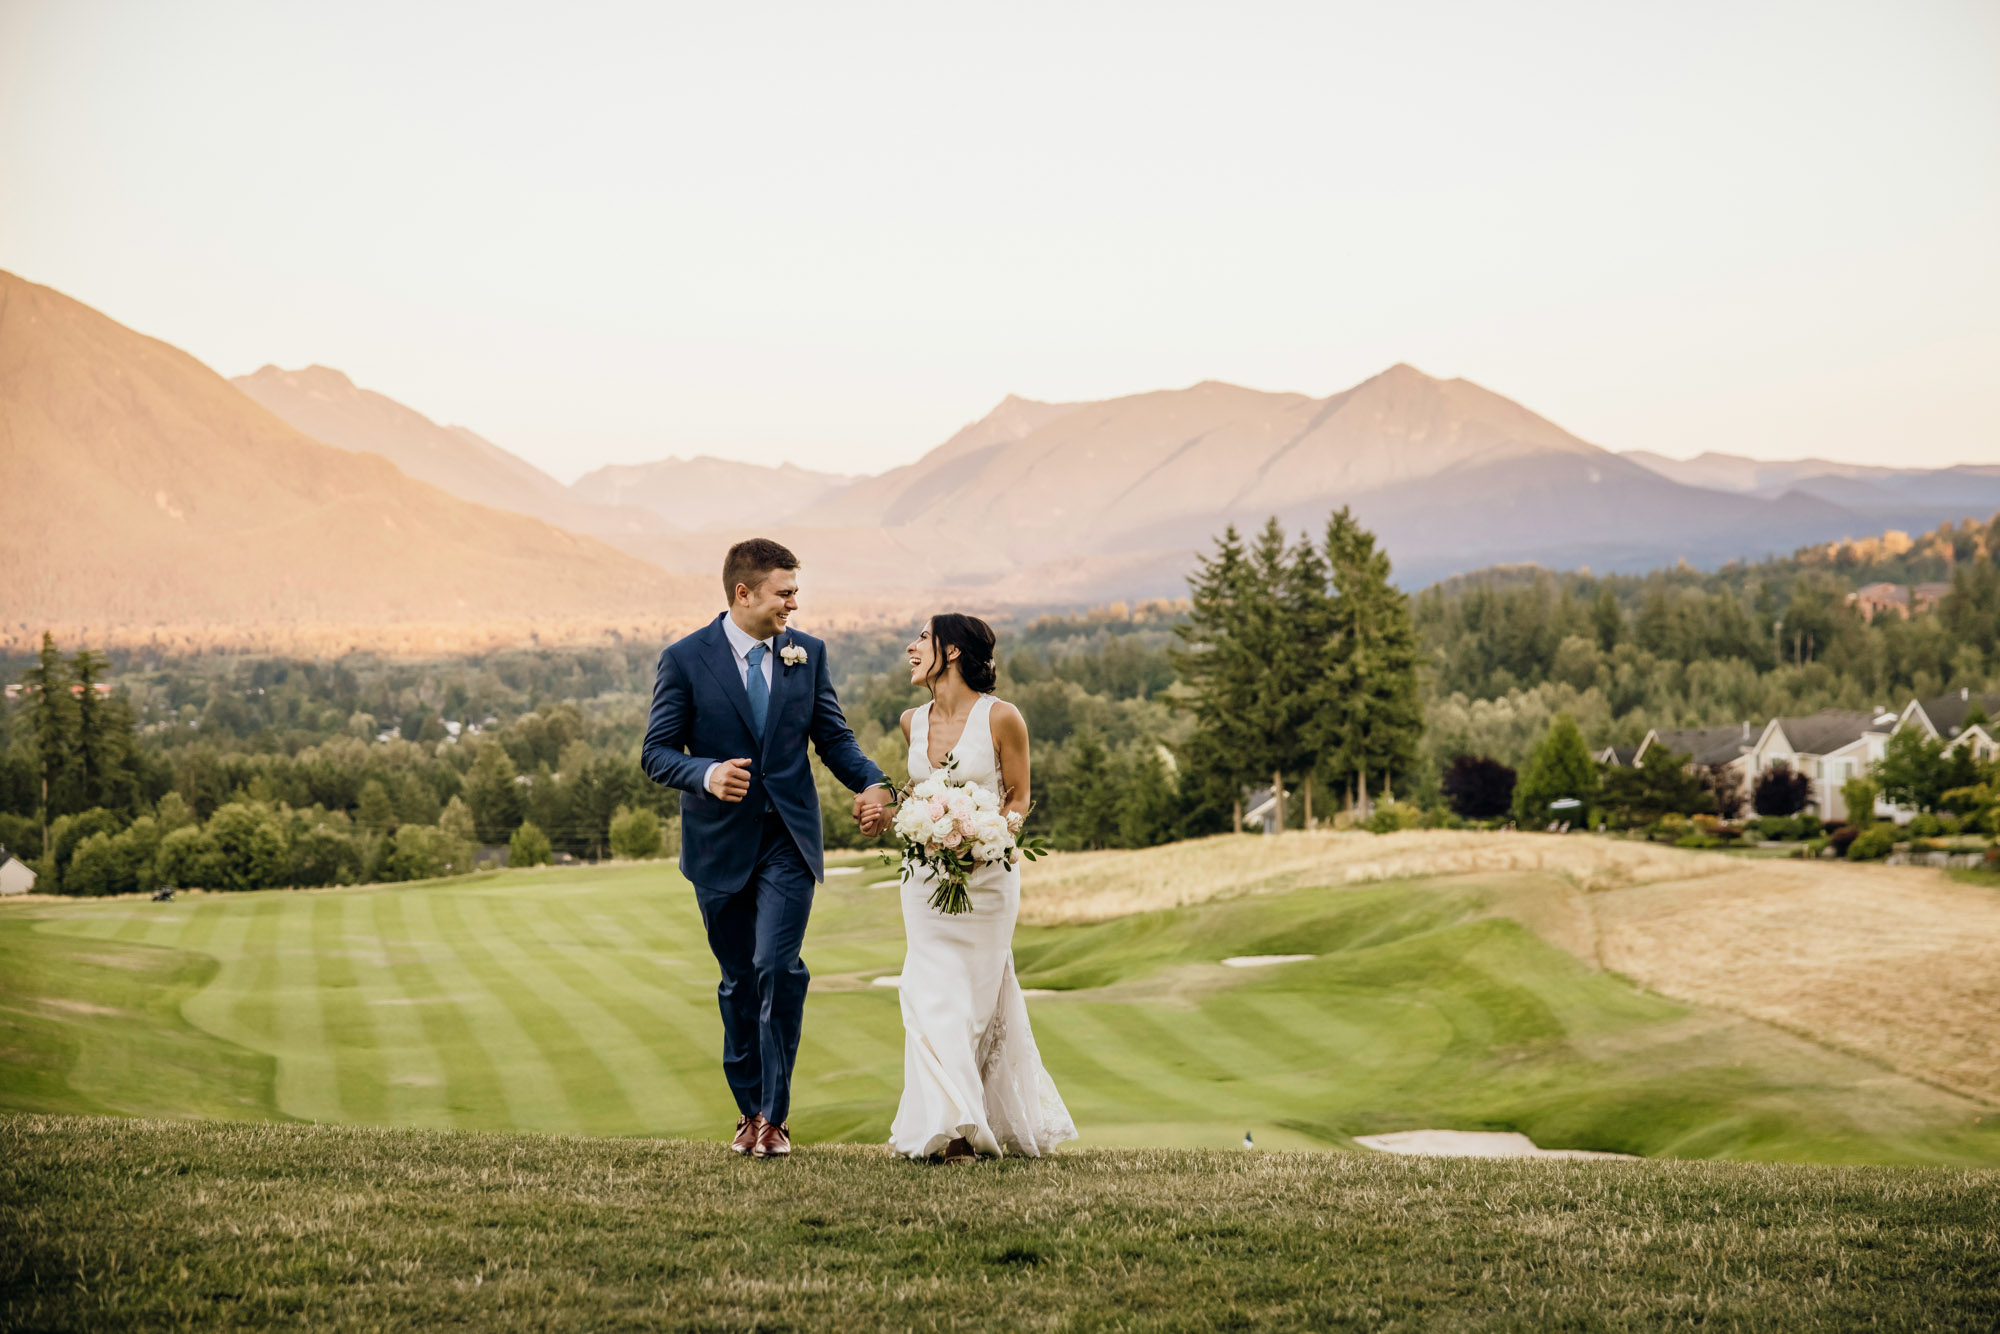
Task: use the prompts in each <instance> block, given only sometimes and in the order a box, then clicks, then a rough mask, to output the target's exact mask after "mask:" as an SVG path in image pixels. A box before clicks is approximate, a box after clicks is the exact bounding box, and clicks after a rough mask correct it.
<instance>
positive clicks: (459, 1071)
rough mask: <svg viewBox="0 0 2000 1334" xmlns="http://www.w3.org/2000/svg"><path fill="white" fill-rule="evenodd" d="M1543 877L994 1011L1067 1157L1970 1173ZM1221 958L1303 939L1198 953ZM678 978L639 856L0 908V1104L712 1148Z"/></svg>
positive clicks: (668, 927)
mask: <svg viewBox="0 0 2000 1334" xmlns="http://www.w3.org/2000/svg"><path fill="white" fill-rule="evenodd" d="M1549 842H1550V843H1551V844H1554V843H1556V842H1557V841H1555V840H1549ZM1578 842H1579V843H1581V841H1578ZM1294 846H1299V845H1294ZM1225 851H1226V849H1225ZM1139 855H1140V854H1135V856H1139ZM883 874H884V873H882V872H880V871H879V870H877V869H874V868H872V867H871V868H869V869H867V870H863V871H862V872H861V873H859V874H854V875H848V876H841V877H836V878H834V879H832V880H830V881H829V882H828V885H827V886H826V887H825V888H823V889H822V890H821V892H820V898H819V901H818V904H817V906H816V908H815V914H814V926H813V932H812V934H811V936H810V937H809V939H808V945H807V950H806V959H807V962H808V963H809V964H810V966H811V967H812V969H813V972H814V981H813V989H812V996H811V999H810V1001H809V1002H808V1007H807V1017H806V1030H805V1041H804V1045H803V1048H802V1050H801V1055H800V1061H799V1084H798V1088H797V1092H796V1099H797V1101H796V1103H795V1108H794V1113H793V1118H792V1120H793V1126H794V1130H795V1132H796V1133H797V1134H798V1136H799V1138H800V1140H801V1141H802V1142H806V1143H814V1142H825V1141H835V1140H854V1141H877V1142H879V1141H880V1140H881V1139H883V1138H884V1137H885V1136H886V1132H887V1127H888V1122H889V1118H890V1116H891V1114H892V1112H893V1110H894V1106H895V1102H896V1096H897V1091H898V1089H899V1087H900V1084H901V1076H902V1057H901V1028H900V1018H899V1014H898V1009H897V1002H896V996H895V993H894V992H893V991H892V990H889V989H887V988H883V987H878V986H874V985H871V983H872V980H873V979H874V978H876V977H878V976H881V975H884V974H889V973H893V972H895V971H896V970H897V969H898V968H899V966H900V963H901V953H902V943H901V926H900V921H899V918H898V915H897V907H896V898H895V893H894V890H893V888H892V887H891V886H890V885H889V884H887V883H870V882H878V881H879V880H880V878H881V876H882V875H883ZM1544 892H1546V893H1549V894H1561V893H1573V890H1572V889H1571V887H1570V886H1568V885H1567V884H1566V883H1565V882H1563V881H1561V880H1559V879H1558V878H1557V877H1555V876H1554V875H1553V874H1551V873H1548V872H1536V871H1508V872H1492V873H1483V874H1472V875H1463V876H1457V877H1447V878H1441V879H1430V880H1405V881H1398V882H1393V883H1388V884H1380V885H1373V886H1363V887H1353V888H1343V889H1329V888H1311V887H1307V888H1298V889H1292V890H1289V891H1287V892H1281V893H1265V894H1257V895H1253V896H1251V897H1244V898H1238V899H1232V900H1228V901H1221V902H1209V903H1195V904H1190V905H1188V906H1184V907H1178V908H1171V909H1165V910H1161V911H1155V912H1144V913H1137V914H1133V915H1127V916H1121V917H1116V918H1113V919H1111V920H1106V921H1097V922H1085V923H1079V924H1065V925H1045V926H1024V927H1023V928H1022V929H1021V931H1020V933H1019V935H1018V937H1017V942H1016V954H1017V958H1018V960H1019V964H1020V968H1021V974H1022V979H1023V982H1024V984H1025V985H1026V986H1029V987H1031V988H1037V989H1041V990H1047V991H1052V992H1054V993H1055V994H1047V995H1037V996H1035V997H1034V998H1033V999H1031V1001H1030V1005H1031V1007H1032V1012H1033V1014H1034V1019H1035V1025H1036V1033H1037V1037H1038V1039H1039V1041H1040V1043H1041V1046H1042V1050H1043V1053H1044V1056H1045V1058H1046V1059H1047V1061H1048V1064H1049V1067H1050V1069H1051V1071H1052V1073H1053V1074H1054V1076H1055V1078H1056V1080H1057V1082H1058V1083H1059V1084H1060V1086H1061V1087H1062V1090H1063V1093H1064V1096H1065V1098H1066V1100H1067V1101H1068V1103H1069V1106H1070V1108H1071V1110H1072V1111H1073V1112H1074V1113H1075V1116H1076V1119H1077V1122H1078V1124H1079V1126H1080V1127H1081V1128H1082V1130H1083V1132H1084V1144H1085V1145H1086V1146H1130V1147H1146V1146H1160V1147H1187V1148H1215V1149H1221V1148H1226V1147H1228V1146H1231V1145H1234V1144H1236V1143H1237V1142H1238V1141H1239V1140H1240V1139H1241V1137H1242V1135H1243V1133H1244V1131H1246V1130H1249V1131H1252V1132H1254V1134H1255V1136H1256V1140H1257V1143H1258V1144H1259V1146H1260V1147H1266V1148H1312V1147H1318V1148H1336V1149H1337V1148H1351V1147H1352V1137H1353V1136H1355V1135H1361V1134H1370V1133H1380V1132H1385V1131H1394V1130H1405V1129H1424V1128H1455V1129H1517V1130H1521V1131H1524V1132H1526V1133H1528V1134H1529V1135H1531V1136H1532V1137H1533V1138H1534V1139H1535V1140H1536V1141H1537V1142H1538V1143H1540V1144H1542V1145H1544V1146H1546V1147H1565V1148H1585V1149H1607V1150H1619V1151H1623V1152H1628V1153H1636V1154H1643V1155H1647V1156H1654V1157H1660V1156H1671V1157H1706V1158H1737V1159H1770V1160H1796V1161H1817V1162H1828V1163H1859V1162H1875V1163H1941V1164H1963V1165H2000V1118H1996V1117H1995V1116H1993V1115H1992V1114H1991V1113H1992V1112H1993V1110H1994V1109H1993V1107H1992V1106H1990V1105H1988V1104H1987V1103H1986V1102H1984V1101H1982V1100H1979V1099H1977V1098H1974V1097H1970V1096H1966V1095H1965V1094H1962V1093H1954V1092H1951V1091H1949V1090H1946V1089H1941V1088H1939V1087H1936V1086H1935V1085H1934V1084H1933V1083H1929V1082H1925V1081H1924V1080H1922V1079H1919V1078H1913V1077H1909V1076H1906V1075H1901V1074H1897V1073H1895V1072H1893V1071H1892V1070H1890V1069H1888V1068H1885V1065H1884V1064H1883V1063H1880V1062H1877V1061H1872V1060H1869V1059H1866V1058H1864V1057H1861V1056H1856V1055H1849V1054H1845V1053H1844V1052H1842V1051H1839V1050H1835V1049H1832V1048H1830V1047H1828V1046H1823V1045H1820V1044H1818V1043H1815V1042H1813V1041H1810V1040H1808V1039H1807V1038H1806V1037H1803V1036H1799V1035H1796V1034H1794V1033H1792V1032H1787V1031H1785V1030H1784V1029H1782V1028H1779V1027H1776V1026H1773V1025H1770V1024H1766V1023H1761V1022H1758V1021H1756V1020H1754V1019H1749V1018H1741V1017H1736V1016H1735V1015H1732V1014H1728V1013H1723V1012H1720V1011H1717V1010H1712V1009H1708V1008H1704V1007H1703V1006H1701V1005H1697V1004H1689V1003H1685V1002H1681V1001H1674V1000H1669V999H1666V998H1663V997H1661V996H1659V995H1656V994H1653V993H1650V992H1647V991H1643V990H1640V989H1639V988H1637V987H1635V986H1633V985H1632V984H1631V983H1629V982H1627V981H1625V980H1624V979H1623V978H1621V977H1620V976H1619V975H1617V974H1614V973H1611V972H1606V971H1601V970H1598V969H1594V968H1592V967H1591V966H1589V965H1588V964H1586V963H1585V962H1583V961H1581V960H1580V959H1579V958H1578V957H1577V955H1576V954H1575V953H1572V952H1570V951H1568V950H1565V949H1562V948H1558V947H1557V945H1555V944H1552V943H1550V940H1551V938H1552V937H1559V936H1560V933H1559V932H1552V931H1551V930H1550V929H1549V928H1548V927H1547V926H1546V924H1545V923H1541V922H1539V919H1538V916H1537V912H1536V911H1535V910H1533V906H1534V904H1536V903H1537V902H1538V901H1539V900H1538V895H1542V894H1544ZM1524 923H1537V925H1538V927H1539V929H1536V930H1531V929H1530V927H1529V926H1528V925H1524ZM1248 954H1310V955H1313V956H1316V957H1314V958H1312V959H1311V960H1309V961H1306V962H1301V963H1294V964H1289V965H1284V966H1279V967H1273V968H1259V969H1238V968H1230V967H1225V966H1223V965H1222V964H1221V962H1220V961H1221V960H1222V959H1224V958H1227V957H1230V956H1235V955H1248ZM713 979H714V974H713V963H712V961H711V960H710V959H709V957H708V955H707V951H706V947H705V945H704V943H703V938H702V933H701V928H700V923H699V919H698V917H697V915H696V912H695V909H694V904H693V899H692V895H691V893H690V892H689V890H688V889H687V887H686V886H685V884H683V883H682V882H681V881H680V879H679V877H678V876H677V875H676V874H675V872H674V871H673V870H672V869H671V868H670V867H668V866H665V865H658V864H653V865H625V866H616V867H609V868H594V869H593V868H572V869H550V870H541V871H533V872H515V873H505V874H500V875H489V876H486V877H482V878H474V879H467V880H458V881H448V882H437V883H431V884H420V885H415V886H404V887H395V888H387V887H383V888H368V889H355V890H342V891H328V892H317V893H297V892H293V893H285V892H273V893H263V894H243V895H233V896H226V895H203V896H194V897H191V898H183V899H181V900H179V901H177V902H174V903H169V904H154V903H148V902H141V901H133V900H118V901H109V902H97V903H87V902H80V903H59V904H58V903H45V904H23V905H9V906H8V907H6V908H4V909H0V1108H5V1109H11V1110H17V1111H34V1112H116V1113H123V1114H128V1115H142V1116H189V1115H198V1116H213V1117H224V1118H230V1119H237V1120H287V1119H289V1120H299V1121H315V1122H334V1123H349V1124H360V1125H376V1126H402V1127H415V1128H431V1129H447V1128H449V1129H460V1130H481V1131H541V1132H555V1133H572V1134H574V1133H581V1134H587V1135H605V1136H616V1135H650V1136H669V1137H686V1138H696V1139H709V1140H713V1139H715V1138H717V1137H718V1136H720V1135H721V1134H723V1133H725V1132H726V1130H727V1129H728V1127H729V1126H730V1124H731V1122H732V1121H733V1117H734V1110H733V1107H732V1106H731V1104H730V1102H729V1099H728V1096H727V1093H726V1090H725V1089H724V1086H723V1083H722V1080H721V1078H720V1075H719V1073H718V1070H717V1050H718V1047H719V1021H718V1019H717V1017H716V1013H715V1008H714V999H713V986H714V980H713Z"/></svg>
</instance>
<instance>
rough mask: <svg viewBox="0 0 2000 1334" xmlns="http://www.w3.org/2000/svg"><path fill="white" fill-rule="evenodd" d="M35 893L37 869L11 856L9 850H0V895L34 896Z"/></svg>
mask: <svg viewBox="0 0 2000 1334" xmlns="http://www.w3.org/2000/svg"><path fill="white" fill-rule="evenodd" d="M34 891H35V868H34V867H32V866H29V865H28V864H27V863H26V862H24V861H22V860H21V859H20V858H19V857H15V856H12V855H10V854H9V853H8V851H7V849H5V848H0V895H6V894H32V893H34Z"/></svg>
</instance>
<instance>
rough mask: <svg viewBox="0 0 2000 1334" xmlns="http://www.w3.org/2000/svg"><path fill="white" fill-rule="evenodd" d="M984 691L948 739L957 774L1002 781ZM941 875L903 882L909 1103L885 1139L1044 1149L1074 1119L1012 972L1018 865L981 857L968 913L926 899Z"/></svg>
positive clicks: (927, 767) (922, 741)
mask: <svg viewBox="0 0 2000 1334" xmlns="http://www.w3.org/2000/svg"><path fill="white" fill-rule="evenodd" d="M992 710H993V696H991V695H981V696H980V697H979V701H978V703H976V704H974V705H973V706H972V714H971V716H970V717H968V718H967V719H966V720H965V735H964V737H963V738H961V739H960V741H959V743H958V745H957V746H956V747H954V748H953V750H952V755H953V757H954V758H955V759H956V760H957V769H956V772H957V775H958V776H959V777H960V778H963V779H965V780H967V781H968V782H974V783H978V784H979V785H980V786H982V787H987V788H991V789H992V790H993V791H995V792H999V791H1001V785H1000V772H999V769H1000V765H999V761H998V758H997V756H996V755H995V754H994V749H993V730H992V727H991V725H990V724H989V723H988V721H987V716H988V715H989V714H990V713H991V712H992ZM930 720H931V706H930V705H928V704H926V705H924V706H923V708H921V709H919V710H917V714H916V716H915V717H914V718H912V719H911V720H910V780H911V781H912V782H921V781H923V780H924V779H926V778H928V777H930V774H931V764H930ZM933 888H935V882H934V881H933V880H932V879H931V876H930V874H929V872H927V871H923V870H921V869H920V868H919V869H915V870H913V871H912V874H911V875H910V876H909V877H908V878H907V879H905V880H904V881H903V933H904V937H905V939H906V941H907V943H908V952H907V953H906V954H905V956H904V958H903V981H902V987H901V993H902V1005H903V1101H902V1104H901V1105H900V1106H898V1107H897V1108H896V1120H895V1122H894V1124H892V1125H891V1126H890V1127H889V1148H890V1150H891V1151H892V1152H894V1153H896V1154H899V1155H901V1156H903V1157H905V1158H927V1157H929V1156H930V1155H932V1154H934V1153H939V1152H941V1151H942V1150H943V1149H944V1147H945V1146H946V1145H947V1144H949V1143H950V1142H951V1141H952V1140H954V1139H959V1138H963V1139H964V1140H965V1141H966V1142H967V1143H969V1144H970V1145H972V1147H973V1150H974V1151H975V1152H977V1153H980V1154H984V1155H987V1156H998V1155H1000V1154H1003V1153H1016V1154H1023V1155H1025V1156H1027V1157H1030V1158H1038V1157H1040V1156H1041V1155H1042V1154H1045V1153H1047V1152H1048V1151H1049V1150H1050V1149H1052V1148H1054V1147H1055V1146H1056V1145H1058V1144H1061V1143H1062V1142H1063V1141H1065V1140H1072V1139H1075V1138H1076V1126H1075V1124H1074V1123H1073V1122H1072V1121H1071V1120H1070V1115H1069V1109H1068V1108H1067V1107H1064V1106H1063V1100H1062V1095H1061V1094H1059V1093H1057V1092H1056V1086H1055V1081H1054V1080H1052V1079H1050V1078H1049V1074H1048V1071H1046V1070H1044V1069H1043V1068H1042V1054H1041V1052H1040V1051H1038V1050H1037V1049H1036V1047H1035V1035H1034V1033H1033V1031H1032V1030H1030V1029H1029V1027H1028V1003H1027V1001H1026V999H1025V998H1023V997H1022V995H1021V984H1020V983H1019V982H1017V981H1015V979H1014V948H1013V945H1014V918H1015V916H1016V915H1017V914H1018V913H1019V912H1020V908H1021V870H1020V866H1019V865H1018V863H1017V864H1016V865H1013V866H982V867H980V868H979V869H978V870H977V871H975V872H973V875H972V880H971V883H970V884H969V885H968V890H969V892H970V894H971V897H972V911H971V912H967V913H959V914H956V915H951V914H946V913H941V912H939V911H938V910H937V909H935V908H933V907H931V905H930V896H931V891H932V889H933Z"/></svg>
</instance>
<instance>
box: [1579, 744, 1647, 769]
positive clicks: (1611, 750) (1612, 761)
mask: <svg viewBox="0 0 2000 1334" xmlns="http://www.w3.org/2000/svg"><path fill="white" fill-rule="evenodd" d="M1590 758H1591V759H1593V760H1596V761H1597V762H1598V763H1599V764H1609V765H1614V766H1616V767H1618V768H1621V769H1629V768H1631V767H1632V765H1634V764H1636V763H1637V762H1638V759H1639V748H1638V747H1637V746H1606V747H1604V748H1603V749H1602V750H1598V751H1593V752H1592V753H1591V756H1590Z"/></svg>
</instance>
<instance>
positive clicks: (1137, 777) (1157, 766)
mask: <svg viewBox="0 0 2000 1334" xmlns="http://www.w3.org/2000/svg"><path fill="white" fill-rule="evenodd" d="M1175 815H1176V812H1175V799H1174V787H1173V782H1172V780H1171V779H1170V778H1169V777H1168V776H1167V766H1166V763H1165V761H1163V760H1162V759H1161V757H1160V752H1159V749H1158V748H1157V747H1155V746H1143V747H1141V748H1140V751H1139V753H1138V754H1137V755H1136V756H1134V757H1133V759H1132V763H1131V765H1130V766H1129V768H1128V772H1127V775H1126V780H1125V785H1124V791H1123V792H1121V793H1120V794H1119V797H1118V841H1119V842H1120V843H1122V844H1123V845H1124V846H1126V847H1128V848H1152V847H1158V846H1159V845H1160V844H1162V843H1171V842H1172V841H1173V840H1174V836H1175V834H1176V833H1177V832H1178V831H1177V829H1176V825H1177V824H1178V823H1179V822H1178V820H1176V818H1175Z"/></svg>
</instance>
